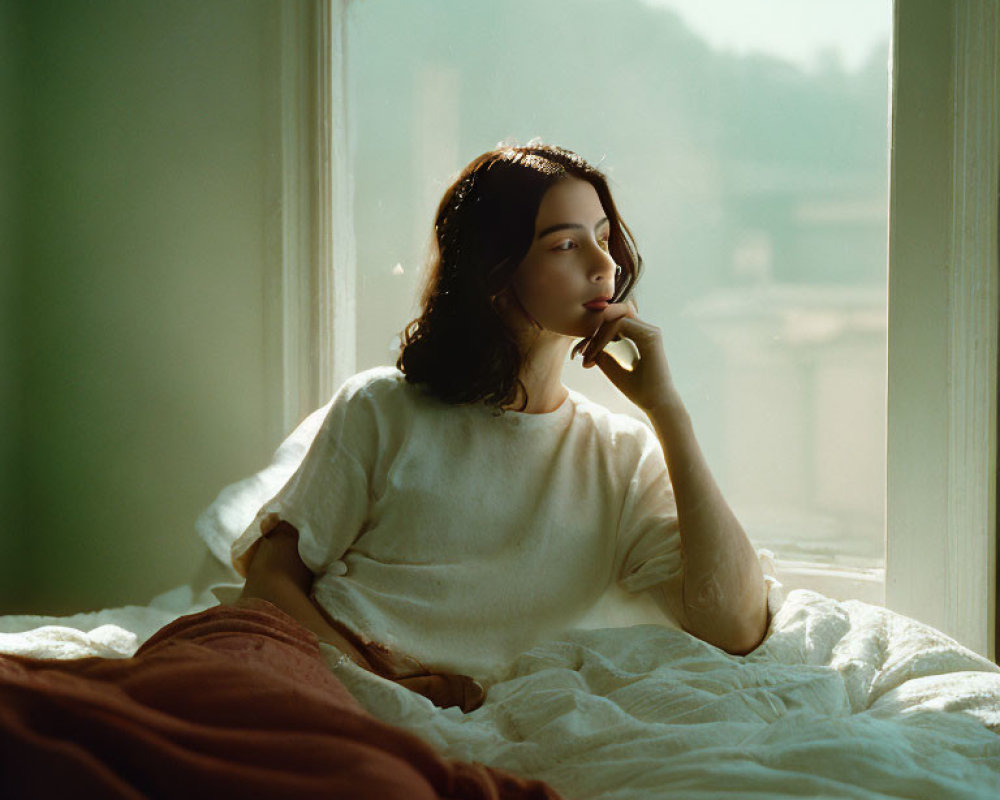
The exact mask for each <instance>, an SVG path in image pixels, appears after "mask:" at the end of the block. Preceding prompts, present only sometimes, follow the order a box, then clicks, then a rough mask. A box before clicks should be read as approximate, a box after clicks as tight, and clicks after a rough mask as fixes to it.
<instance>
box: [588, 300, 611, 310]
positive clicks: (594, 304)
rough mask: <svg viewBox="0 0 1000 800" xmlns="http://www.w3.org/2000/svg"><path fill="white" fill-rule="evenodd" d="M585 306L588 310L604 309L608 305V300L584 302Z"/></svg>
mask: <svg viewBox="0 0 1000 800" xmlns="http://www.w3.org/2000/svg"><path fill="white" fill-rule="evenodd" d="M583 307H584V308H586V309H587V310H588V311H603V310H604V309H606V308H607V307H608V301H607V300H593V301H591V302H590V303H584V304H583Z"/></svg>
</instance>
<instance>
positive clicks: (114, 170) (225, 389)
mask: <svg viewBox="0 0 1000 800" xmlns="http://www.w3.org/2000/svg"><path fill="white" fill-rule="evenodd" d="M0 3H2V4H0V31H2V33H0V102H2V104H3V107H4V109H5V112H6V113H5V114H4V116H3V120H2V122H0V153H2V156H0V177H2V182H3V185H4V187H5V189H6V191H5V192H4V193H3V197H4V199H3V200H0V203H2V205H0V212H2V213H0V219H2V220H3V222H2V223H0V246H2V250H0V256H2V257H3V261H4V272H3V274H2V275H0V287H2V291H0V302H3V304H4V306H5V311H6V313H4V314H3V323H2V324H3V328H2V333H3V337H2V338H3V343H2V348H0V359H3V360H2V361H0V363H2V364H3V367H4V369H3V374H4V382H3V387H2V390H0V403H2V404H3V412H4V413H3V414H2V417H3V422H2V427H0V441H2V447H3V450H2V453H0V455H2V458H3V464H4V472H3V474H2V477H3V486H2V495H0V499H2V501H3V503H4V511H5V514H4V517H5V523H6V524H5V525H4V526H3V532H2V534H0V537H2V543H0V560H2V566H0V613H43V614H65V613H73V612H76V611H85V610H91V609H95V608H102V607H109V606H117V605H125V604H130V603H136V604H144V603H146V602H147V601H148V600H149V599H150V598H152V597H153V596H154V595H155V594H157V593H159V592H161V591H164V590H166V589H170V588H172V587H173V586H176V585H178V584H181V583H185V582H187V581H188V580H189V579H191V578H192V576H193V574H194V573H195V571H196V570H197V568H198V566H199V564H200V563H201V561H202V558H203V555H204V553H205V552H207V551H206V550H205V548H204V546H203V545H202V543H201V541H200V540H199V539H198V538H197V536H196V534H195V532H194V527H193V523H194V520H195V518H196V516H197V515H198V513H199V512H200V511H201V510H202V509H203V508H204V507H206V506H207V505H208V504H209V503H210V502H212V500H213V499H214V498H215V496H216V494H217V493H218V491H219V490H220V489H221V488H222V487H223V486H225V485H226V484H228V483H230V482H232V481H235V480H237V479H239V478H242V477H244V476H246V475H248V474H250V473H251V472H254V471H256V470H257V469H260V468H261V467H262V466H263V465H264V464H265V463H266V462H267V460H268V459H269V457H270V454H271V453H272V451H273V449H274V447H275V446H276V445H277V443H278V442H277V440H276V438H275V437H276V435H277V433H279V432H278V431H275V429H274V421H273V420H274V418H275V415H276V413H277V412H278V411H279V410H280V409H277V408H275V406H274V399H275V397H278V396H280V394H278V393H276V392H275V389H274V385H273V384H274V382H273V381H271V380H269V379H268V376H267V375H266V373H265V367H266V365H265V363H264V361H265V359H264V353H265V327H264V320H265V302H264V286H265V280H266V278H267V274H268V272H269V271H272V272H273V270H275V269H280V264H279V262H278V260H277V257H276V255H275V245H274V230H275V224H276V222H275V220H276V219H279V218H280V202H279V201H280V195H279V194H278V193H277V192H276V191H275V186H276V185H277V182H278V181H279V180H280V176H279V172H278V169H279V167H280V140H279V138H278V135H279V128H278V126H279V113H278V112H279V110H280V104H279V102H278V94H277V89H278V64H279V61H278V49H277V48H278V44H279V42H280V7H279V4H278V3H274V2H271V1H270V0H171V1H170V2H160V1H159V0H141V1H138V2H137V0H124V1H122V0H102V2H100V3H91V2H76V1H75V0H56V1H55V2H52V1H51V0H29V1H28V2H15V1H14V0H0ZM11 111H12V112H13V113H9V112H11ZM11 210H13V212H15V213H13V214H12V213H10V212H11Z"/></svg>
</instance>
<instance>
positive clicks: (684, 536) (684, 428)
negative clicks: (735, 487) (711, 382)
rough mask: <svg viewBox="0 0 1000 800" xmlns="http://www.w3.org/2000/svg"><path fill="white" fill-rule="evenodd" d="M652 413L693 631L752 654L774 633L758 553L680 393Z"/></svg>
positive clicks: (735, 651) (685, 606) (649, 414)
mask: <svg viewBox="0 0 1000 800" xmlns="http://www.w3.org/2000/svg"><path fill="white" fill-rule="evenodd" d="M646 413H647V414H648V416H649V418H650V421H651V422H652V423H653V428H654V429H655V430H656V434H657V436H658V437H659V439H660V444H661V446H662V447H663V453H664V457H665V459H666V462H667V469H668V471H669V473H670V482H671V484H672V486H673V491H674V498H675V501H676V503H677V516H678V522H679V527H680V535H681V548H682V551H683V554H684V591H683V594H684V609H685V613H686V615H687V621H688V623H689V627H690V632H691V633H693V634H694V635H696V636H698V637H699V638H701V639H704V640H705V641H707V642H710V643H712V644H714V645H716V646H717V647H721V648H722V649H724V650H726V651H728V652H730V653H740V654H742V653H747V652H749V651H750V650H752V649H753V648H755V647H756V646H757V645H758V644H759V643H760V641H761V640H762V639H763V637H764V635H765V633H766V632H767V594H766V589H765V585H764V576H763V573H762V572H761V568H760V563H759V562H758V560H757V553H756V551H755V550H754V548H753V545H752V544H751V543H750V540H749V539H748V538H747V535H746V533H745V532H744V531H743V527H742V526H741V525H740V523H739V520H737V519H736V515H735V514H733V512H732V510H731V509H730V508H729V504H728V503H727V502H726V499H725V498H724V497H723V495H722V491H721V490H720V489H719V487H718V485H717V484H716V482H715V479H714V478H713V477H712V473H711V471H710V470H709V468H708V464H707V463H706V462H705V458H704V456H703V455H702V452H701V447H700V446H699V444H698V441H697V439H696V438H695V435H694V428H693V426H692V424H691V419H690V417H689V415H688V413H687V410H686V409H685V408H684V404H683V403H682V402H681V400H680V397H679V396H678V395H677V394H676V392H674V393H672V394H671V396H670V398H669V399H668V401H667V402H664V403H662V404H660V405H657V406H656V407H654V408H652V409H649V410H647V412H646Z"/></svg>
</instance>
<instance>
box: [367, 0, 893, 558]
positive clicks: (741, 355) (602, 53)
mask: <svg viewBox="0 0 1000 800" xmlns="http://www.w3.org/2000/svg"><path fill="white" fill-rule="evenodd" d="M348 14H349V16H348V58H349V80H350V84H349V89H350V97H351V101H350V106H349V115H350V118H351V121H352V123H351V124H352V129H353V130H352V136H353V137H355V142H356V171H355V175H354V179H355V192H356V194H355V200H356V208H355V221H356V234H357V253H358V287H359V289H358V292H359V296H358V320H359V321H358V342H359V347H358V368H359V369H364V368H367V367H371V366H374V365H377V364H392V363H395V359H396V356H397V355H398V345H399V338H398V335H399V332H400V330H401V329H402V328H403V327H404V325H405V324H406V323H407V322H409V321H410V320H411V319H412V318H413V317H415V316H416V315H417V312H418V308H417V305H416V294H417V290H418V283H419V278H420V275H421V270H422V267H423V263H424V261H425V259H426V257H427V252H428V247H429V245H430V242H431V236H432V233H433V215H434V211H435V209H436V206H437V203H438V201H439V200H440V197H441V195H442V193H443V191H444V189H445V188H446V187H447V185H448V184H449V183H450V181H451V179H452V178H453V177H454V175H455V174H456V173H457V172H458V170H460V169H461V168H462V167H463V166H464V165H465V164H466V163H467V162H468V161H470V160H471V159H472V158H473V157H474V156H476V155H478V154H480V153H482V152H484V151H485V150H488V149H491V148H492V147H494V146H495V145H496V144H497V143H498V142H499V141H501V140H506V143H514V144H517V143H520V144H524V143H527V141H528V140H529V139H531V138H532V137H535V136H538V137H541V138H542V140H543V141H545V142H549V143H555V144H560V145H562V146H564V147H568V148H570V149H571V150H575V151H576V152H578V153H580V154H581V155H582V156H584V157H585V158H586V159H588V160H589V161H590V162H591V163H594V164H597V165H599V166H600V168H601V169H602V170H604V171H605V173H606V174H607V175H608V176H609V178H610V181H611V187H612V191H613V192H614V194H615V197H616V200H617V202H618V205H619V209H620V210H621V212H622V214H623V217H624V218H625V220H626V222H627V224H628V225H629V226H630V228H631V229H632V231H633V233H634V234H635V235H636V238H637V240H638V245H639V249H640V252H641V253H642V254H643V258H644V261H645V273H644V276H643V278H642V280H641V282H640V284H639V287H638V290H637V292H636V299H637V301H638V303H639V311H640V316H641V317H643V318H645V319H648V320H649V321H650V322H652V323H654V324H656V325H658V326H659V327H660V328H661V329H662V330H663V335H664V342H665V344H666V348H667V356H668V359H669V360H670V364H671V368H672V370H673V372H674V375H675V379H676V382H677V385H678V387H679V388H680V390H681V393H682V395H683V397H684V399H685V402H686V403H687V405H688V408H689V410H690V411H691V415H692V417H693V419H694V423H695V428H696V431H697V434H698V437H699V440H700V442H701V443H702V446H703V448H704V450H705V452H706V456H707V458H708V460H709V463H710V465H711V466H712V468H713V471H714V473H715V474H716V477H717V478H718V480H719V483H720V484H721V486H722V488H723V490H724V491H725V493H726V496H727V497H728V499H729V500H730V502H731V504H732V505H733V506H734V508H735V509H736V511H737V513H738V515H739V516H740V519H741V520H742V521H743V523H744V525H745V527H746V528H747V531H748V533H749V534H750V536H751V538H752V539H753V541H754V543H755V544H756V545H757V546H764V547H770V548H771V549H773V550H774V551H775V553H776V555H777V556H778V557H779V558H782V559H790V560H800V561H818V562H823V563H827V564H840V565H848V566H859V567H868V568H879V567H883V566H884V535H883V516H884V483H885V456H884V451H885V362H886V242H887V202H888V201H887V191H888V177H887V176H888V152H887V150H888V147H887V143H888V135H887V130H888V109H889V103H888V76H889V73H888V55H889V31H890V17H891V2H890V0H878V1H875V0H854V1H853V2H846V0H811V2H809V3H801V2H794V1H792V2H760V0H758V2H753V3H749V2H746V0H656V1H655V2H654V0H616V1H615V2H613V3H612V2H607V1H606V0H605V1H603V2H602V1H599V0H591V1H590V2H586V1H584V0H578V1H577V2H570V0H563V1H559V0H547V1H540V0H506V1H505V2H503V3H486V2H476V3H473V2H467V0H423V2H421V3H413V2H409V0H365V2H363V3H353V4H351V5H350V6H349V8H348ZM565 375H566V379H567V383H569V385H571V386H572V387H573V388H575V389H577V390H579V391H581V392H583V393H584V394H586V395H587V396H589V397H590V398H592V399H593V400H595V401H597V402H600V403H602V404H604V405H606V406H607V407H609V408H611V409H612V410H615V411H620V412H623V413H627V414H631V415H633V416H636V417H637V418H640V419H643V418H644V417H643V415H642V413H641V412H639V411H638V410H637V409H636V408H634V407H633V406H631V404H629V403H628V401H626V400H625V399H624V398H623V397H622V396H621V395H620V394H618V392H617V390H615V389H614V387H613V386H612V385H611V384H610V383H609V382H608V381H607V380H606V379H605V378H604V377H603V375H602V374H601V373H600V372H599V370H597V369H593V370H583V369H582V368H581V367H580V366H579V362H572V363H570V364H568V365H567V367H566V371H565Z"/></svg>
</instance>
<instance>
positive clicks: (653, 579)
mask: <svg viewBox="0 0 1000 800" xmlns="http://www.w3.org/2000/svg"><path fill="white" fill-rule="evenodd" d="M638 445H639V446H638V450H639V454H638V460H637V461H632V465H633V466H631V467H629V469H630V472H631V477H630V479H629V482H628V486H627V489H626V493H625V501H624V503H623V506H622V516H621V521H620V523H619V528H618V540H617V547H616V556H615V576H616V579H617V581H618V584H619V585H620V586H621V587H622V588H623V589H625V590H626V591H628V592H633V593H636V592H641V591H642V590H644V589H648V588H649V587H650V586H653V585H654V584H658V583H662V582H664V581H668V580H671V579H674V578H677V577H678V576H680V575H681V574H682V573H683V569H684V564H683V560H682V556H681V539H680V528H679V525H678V521H677V506H676V504H675V503H674V493H673V489H672V488H671V486H670V475H669V473H668V472H667V464H666V461H665V460H664V458H663V451H662V449H661V448H660V444H659V440H658V439H656V437H655V435H654V434H653V432H652V431H650V430H649V429H648V428H647V427H646V426H645V425H642V426H641V429H640V430H639V434H638Z"/></svg>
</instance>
